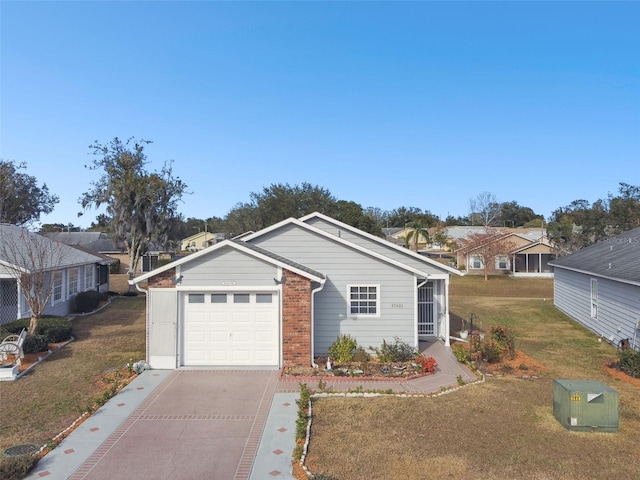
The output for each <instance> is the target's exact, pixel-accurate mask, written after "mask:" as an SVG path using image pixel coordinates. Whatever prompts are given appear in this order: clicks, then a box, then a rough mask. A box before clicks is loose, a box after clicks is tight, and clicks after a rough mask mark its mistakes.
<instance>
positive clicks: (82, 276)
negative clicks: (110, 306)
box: [0, 225, 109, 324]
mask: <svg viewBox="0 0 640 480" xmlns="http://www.w3.org/2000/svg"><path fill="white" fill-rule="evenodd" d="M42 242H46V243H42ZM45 255H46V258H45ZM36 269H38V271H39V272H44V273H45V275H44V276H43V280H44V282H45V289H46V288H49V289H50V293H51V295H50V297H49V299H48V302H47V305H46V307H45V309H44V312H43V314H45V315H59V316H64V315H66V314H68V313H69V312H71V311H72V309H73V307H74V298H75V296H76V295H77V294H78V293H80V292H85V291H89V290H95V291H98V292H108V291H109V269H108V265H107V262H106V261H105V260H104V259H103V258H101V257H100V256H96V255H93V254H91V253H88V252H85V251H83V250H80V249H77V248H73V247H70V246H68V245H65V244H63V243H60V242H57V241H55V240H51V239H49V238H47V237H45V236H42V235H39V234H37V233H33V232H29V231H28V230H26V229H24V228H21V227H16V226H13V225H0V324H4V323H9V322H12V321H14V320H17V319H19V318H25V317H28V316H30V315H31V312H30V310H29V306H28V304H27V301H26V299H25V296H24V295H23V292H22V291H21V285H20V282H18V280H17V279H18V276H17V275H18V272H22V274H24V275H34V274H35V273H36V272H35V271H34V270H36Z"/></svg>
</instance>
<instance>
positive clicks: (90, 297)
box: [75, 290, 100, 313]
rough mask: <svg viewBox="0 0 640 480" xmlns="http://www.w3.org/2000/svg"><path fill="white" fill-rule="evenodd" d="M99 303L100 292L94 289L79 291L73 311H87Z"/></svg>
mask: <svg viewBox="0 0 640 480" xmlns="http://www.w3.org/2000/svg"><path fill="white" fill-rule="evenodd" d="M99 304H100V294H99V293H98V292H96V291H95V290H90V291H88V292H80V293H79V294H77V295H76V298H75V311H76V312H78V313H87V312H92V311H94V310H95V309H96V308H97V307H98V305H99Z"/></svg>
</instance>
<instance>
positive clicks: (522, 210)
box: [500, 200, 544, 228]
mask: <svg viewBox="0 0 640 480" xmlns="http://www.w3.org/2000/svg"><path fill="white" fill-rule="evenodd" d="M543 218H544V217H543V216H542V215H537V214H536V213H535V212H534V211H533V210H532V209H531V208H529V207H523V206H520V205H518V202H516V201H515V200H514V201H511V202H504V203H502V204H500V221H501V223H502V226H503V227H511V228H513V227H523V226H524V225H525V224H527V223H528V222H532V221H534V220H542V219H543Z"/></svg>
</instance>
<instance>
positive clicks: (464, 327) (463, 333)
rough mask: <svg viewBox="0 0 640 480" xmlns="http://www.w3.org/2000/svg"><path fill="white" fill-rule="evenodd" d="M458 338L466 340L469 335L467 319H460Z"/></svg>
mask: <svg viewBox="0 0 640 480" xmlns="http://www.w3.org/2000/svg"><path fill="white" fill-rule="evenodd" d="M459 333H460V338H461V339H463V340H466V338H467V337H468V336H469V328H468V327H467V321H466V320H465V319H464V318H463V319H462V327H461V328H460V332H459Z"/></svg>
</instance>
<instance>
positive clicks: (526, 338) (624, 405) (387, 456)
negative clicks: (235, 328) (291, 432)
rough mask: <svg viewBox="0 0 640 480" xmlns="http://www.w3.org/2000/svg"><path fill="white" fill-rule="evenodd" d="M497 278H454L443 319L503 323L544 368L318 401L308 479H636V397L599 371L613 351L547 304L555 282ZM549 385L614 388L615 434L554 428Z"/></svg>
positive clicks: (639, 465) (485, 325)
mask: <svg viewBox="0 0 640 480" xmlns="http://www.w3.org/2000/svg"><path fill="white" fill-rule="evenodd" d="M494 280H495V279H493V278H492V279H491V280H490V281H489V282H485V281H484V279H483V278H481V277H477V278H474V277H464V278H453V279H452V285H451V292H452V296H451V312H452V315H457V316H459V317H462V318H469V315H470V314H471V313H474V314H475V315H476V319H477V324H476V325H477V326H480V327H481V328H482V329H484V330H485V331H486V330H488V329H489V327H490V325H491V324H503V325H507V326H509V327H511V328H512V329H513V330H514V331H515V334H516V348H518V349H521V350H522V351H524V352H525V353H526V354H528V355H530V356H532V357H533V358H534V359H536V360H538V361H540V362H542V363H543V364H544V365H545V366H546V367H547V368H548V369H549V373H547V374H545V375H543V376H542V377H541V378H538V379H535V380H531V379H518V378H513V377H511V378H510V377H502V378H488V379H487V381H486V383H484V384H479V385H473V386H469V387H467V388H464V389H462V390H460V391H457V392H455V393H452V394H449V395H444V396H441V397H437V398H396V397H379V398H322V399H316V400H314V402H313V424H312V429H311V441H310V446H309V453H308V457H307V462H306V465H307V466H308V468H309V469H310V470H311V471H312V472H313V473H316V474H322V475H324V477H323V478H327V479H329V478H331V479H335V480H341V479H349V480H358V479H363V480H364V479H366V480H374V479H390V478H402V479H406V480H411V479H425V478H433V479H439V478H450V479H465V480H466V479H469V478H484V479H513V478H527V479H534V480H535V479H556V478H616V479H636V480H637V479H638V472H640V457H639V456H638V455H635V454H634V453H633V452H637V448H638V445H639V444H640V436H639V435H640V434H639V432H640V395H639V393H640V391H639V387H638V386H634V385H633V384H631V383H627V382H624V381H622V380H617V379H615V378H613V377H612V376H610V375H609V374H608V373H607V370H606V368H605V366H604V365H605V362H606V360H607V359H611V358H615V357H616V355H617V351H616V349H615V348H613V347H612V346H610V345H608V344H606V343H600V342H599V341H598V339H597V338H596V337H595V336H594V335H593V334H591V333H590V332H588V331H587V330H585V329H583V328H582V327H580V326H579V325H577V324H576V323H575V322H573V321H572V320H570V319H569V318H568V317H566V316H565V315H563V314H562V313H560V312H559V311H558V310H557V309H556V308H555V307H554V306H553V300H552V298H551V297H552V292H553V290H552V280H549V279H546V280H527V279H502V278H501V279H499V280H498V281H496V282H494ZM509 280H511V281H512V283H511V284H510V283H508V282H509ZM528 282H531V284H530V285H529V284H528ZM535 297H538V298H535ZM556 378H558V379H560V378H564V379H593V380H598V381H601V382H603V383H605V384H606V385H609V386H611V387H612V388H614V389H616V390H617V391H618V392H619V394H620V406H619V413H620V432H619V433H577V432H570V431H568V430H566V429H565V428H564V427H563V426H561V425H560V423H559V422H557V421H556V419H555V418H554V416H553V391H552V387H553V380H554V379H556ZM309 387H310V388H313V387H314V385H309Z"/></svg>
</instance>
